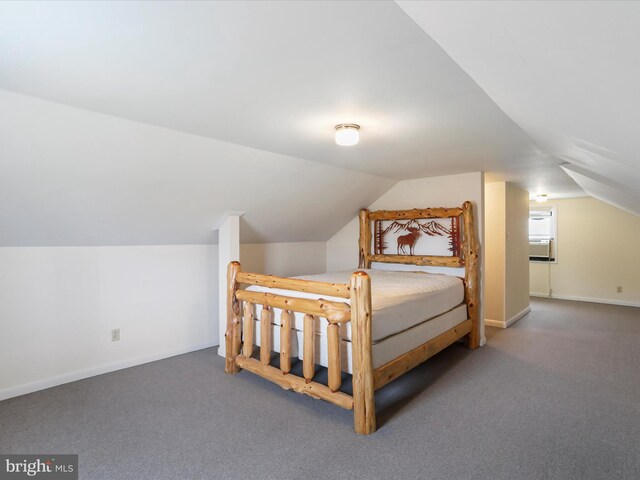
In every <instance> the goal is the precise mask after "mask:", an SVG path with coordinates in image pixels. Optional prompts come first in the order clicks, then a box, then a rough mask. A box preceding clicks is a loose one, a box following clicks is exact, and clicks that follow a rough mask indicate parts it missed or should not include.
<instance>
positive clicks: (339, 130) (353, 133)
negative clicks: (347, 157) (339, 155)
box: [336, 123, 360, 147]
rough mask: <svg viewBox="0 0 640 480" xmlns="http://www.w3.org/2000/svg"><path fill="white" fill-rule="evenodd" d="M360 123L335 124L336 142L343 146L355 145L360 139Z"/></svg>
mask: <svg viewBox="0 0 640 480" xmlns="http://www.w3.org/2000/svg"><path fill="white" fill-rule="evenodd" d="M359 131H360V125H356V124H355V123H341V124H340V125H336V143H337V144H338V145H341V146H343V147H350V146H351V145H356V144H357V143H358V140H360V132H359Z"/></svg>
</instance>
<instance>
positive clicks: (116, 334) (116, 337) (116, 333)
mask: <svg viewBox="0 0 640 480" xmlns="http://www.w3.org/2000/svg"><path fill="white" fill-rule="evenodd" d="M111 341H112V342H119V341H120V329H119V328H114V329H113V330H111Z"/></svg>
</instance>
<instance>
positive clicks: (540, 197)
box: [536, 193, 547, 203]
mask: <svg viewBox="0 0 640 480" xmlns="http://www.w3.org/2000/svg"><path fill="white" fill-rule="evenodd" d="M546 201H547V194H546V193H540V194H538V195H536V202H538V203H544V202H546Z"/></svg>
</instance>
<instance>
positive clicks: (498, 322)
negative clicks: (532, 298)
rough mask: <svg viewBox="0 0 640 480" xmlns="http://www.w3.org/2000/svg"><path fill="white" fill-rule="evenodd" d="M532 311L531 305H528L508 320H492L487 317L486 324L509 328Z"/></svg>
mask: <svg viewBox="0 0 640 480" xmlns="http://www.w3.org/2000/svg"><path fill="white" fill-rule="evenodd" d="M530 311H531V306H527V308H525V309H523V310H522V311H520V312H518V313H516V314H515V315H514V316H512V317H511V318H508V319H507V320H506V321H502V320H491V319H490V318H485V320H484V324H485V325H487V326H489V327H498V328H507V327H510V326H511V325H513V324H514V323H516V322H517V321H518V320H520V319H521V318H522V317H524V316H525V315H526V314H527V313H529V312H530Z"/></svg>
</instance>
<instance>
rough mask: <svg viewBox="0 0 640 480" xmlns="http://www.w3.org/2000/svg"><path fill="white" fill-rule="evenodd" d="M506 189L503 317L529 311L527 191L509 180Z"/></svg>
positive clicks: (515, 316)
mask: <svg viewBox="0 0 640 480" xmlns="http://www.w3.org/2000/svg"><path fill="white" fill-rule="evenodd" d="M505 187H506V189H505V191H506V204H505V205H506V215H505V222H506V232H505V234H506V250H505V267H506V268H505V271H506V277H505V285H506V295H505V319H506V321H507V322H510V321H514V319H517V318H519V316H520V315H522V314H524V313H526V312H528V311H529V308H530V307H529V192H527V191H526V190H523V189H522V188H519V187H516V186H515V185H513V184H512V183H507V184H506V185H505Z"/></svg>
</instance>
